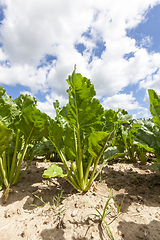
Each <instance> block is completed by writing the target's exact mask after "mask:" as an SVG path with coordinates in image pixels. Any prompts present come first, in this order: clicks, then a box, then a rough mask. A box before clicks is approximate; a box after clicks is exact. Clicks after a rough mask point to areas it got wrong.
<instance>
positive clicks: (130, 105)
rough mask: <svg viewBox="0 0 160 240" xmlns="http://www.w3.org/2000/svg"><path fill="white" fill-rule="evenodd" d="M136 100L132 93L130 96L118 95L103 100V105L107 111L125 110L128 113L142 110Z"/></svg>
mask: <svg viewBox="0 0 160 240" xmlns="http://www.w3.org/2000/svg"><path fill="white" fill-rule="evenodd" d="M135 100H136V99H135V98H134V97H133V93H132V92H131V93H130V94H125V93H124V94H116V95H114V96H112V97H108V98H107V99H104V100H102V105H103V106H104V108H105V109H113V110H115V111H117V110H118V108H124V109H125V110H127V111H128V110H133V109H138V108H140V106H139V103H138V102H137V101H135Z"/></svg>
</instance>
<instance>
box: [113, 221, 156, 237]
mask: <svg viewBox="0 0 160 240" xmlns="http://www.w3.org/2000/svg"><path fill="white" fill-rule="evenodd" d="M126 229H127V231H126ZM118 230H119V231H120V232H121V235H122V238H123V239H124V240H128V239H129V240H139V239H144V240H145V239H146V240H158V239H160V222H159V221H156V220H153V221H151V222H150V224H148V225H145V224H136V223H134V222H126V221H122V222H120V223H119V226H118Z"/></svg>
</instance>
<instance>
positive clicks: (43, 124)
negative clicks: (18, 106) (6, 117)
mask: <svg viewBox="0 0 160 240" xmlns="http://www.w3.org/2000/svg"><path fill="white" fill-rule="evenodd" d="M48 124H49V123H48V116H47V114H45V113H42V112H41V111H40V110H39V109H37V108H35V107H32V106H30V107H27V108H25V109H24V110H23V112H22V116H21V119H20V121H19V122H18V123H16V127H17V128H19V129H20V130H21V131H22V132H23V133H24V135H25V137H26V138H28V137H29V136H30V140H31V139H37V140H38V139H41V138H42V137H43V136H45V137H47V136H48Z"/></svg>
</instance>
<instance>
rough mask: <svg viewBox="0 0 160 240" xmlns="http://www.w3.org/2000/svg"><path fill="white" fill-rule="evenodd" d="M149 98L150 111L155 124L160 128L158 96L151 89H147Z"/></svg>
mask: <svg viewBox="0 0 160 240" xmlns="http://www.w3.org/2000/svg"><path fill="white" fill-rule="evenodd" d="M148 94H149V98H150V112H151V114H152V117H153V121H154V124H155V126H156V127H157V128H158V129H160V96H158V94H157V93H156V92H155V91H154V90H153V89H148Z"/></svg>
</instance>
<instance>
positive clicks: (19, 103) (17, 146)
mask: <svg viewBox="0 0 160 240" xmlns="http://www.w3.org/2000/svg"><path fill="white" fill-rule="evenodd" d="M35 105H36V100H35V99H34V98H33V97H31V96H29V95H25V96H24V95H20V96H19V97H18V98H17V99H15V100H12V98H11V97H10V96H8V95H7V94H6V92H5V90H4V89H3V88H2V87H0V188H2V187H3V186H5V188H6V191H5V194H4V196H5V202H6V201H7V198H8V194H9V188H10V186H12V185H13V184H16V183H17V182H18V181H19V180H20V179H21V178H22V177H23V175H24V173H25V172H26V170H27V168H28V167H29V165H30V163H31V161H32V160H33V157H34V152H36V144H33V143H35V142H36V140H39V139H41V138H42V137H43V136H45V135H46V134H47V129H48V128H47V127H48V121H47V115H46V114H45V113H41V112H40V110H38V109H37V108H36V107H35ZM31 143H32V145H33V148H32V154H31V155H30V161H29V162H28V165H27V167H26V169H25V170H24V172H23V173H21V165H22V162H23V160H24V158H25V155H26V153H27V149H28V147H29V145H30V144H31ZM35 154H36V153H35Z"/></svg>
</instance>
